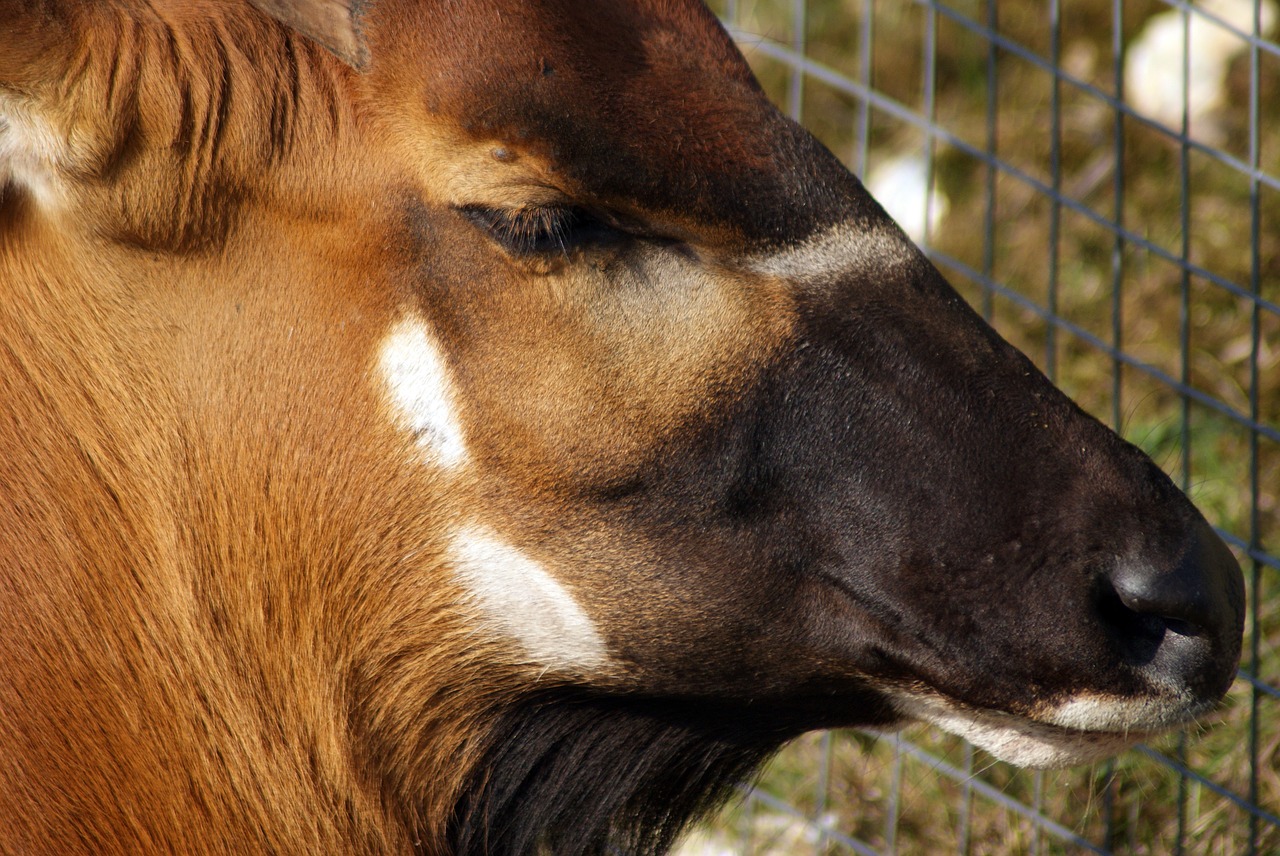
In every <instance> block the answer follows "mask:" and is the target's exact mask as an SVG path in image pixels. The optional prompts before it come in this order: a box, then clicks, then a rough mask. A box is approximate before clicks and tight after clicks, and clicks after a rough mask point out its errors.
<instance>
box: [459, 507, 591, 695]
mask: <svg viewBox="0 0 1280 856" xmlns="http://www.w3.org/2000/svg"><path fill="white" fill-rule="evenodd" d="M450 558H451V559H452V560H453V573H454V576H455V578H456V579H457V580H458V582H459V583H461V584H462V585H463V587H465V588H466V589H467V591H468V592H470V593H471V595H472V596H473V597H474V598H475V601H476V603H477V604H478V605H479V606H480V609H481V612H482V613H483V617H484V619H485V620H486V621H487V623H488V625H489V626H490V627H492V628H493V629H495V630H497V631H498V632H500V633H501V634H502V635H504V636H506V637H508V638H510V639H513V640H515V641H516V642H518V643H519V644H520V646H521V647H522V648H523V649H524V653H525V655H526V656H527V657H528V658H529V659H530V661H531V662H533V663H534V664H536V665H538V666H541V667H542V668H545V669H549V670H553V671H556V672H561V673H565V674H571V675H580V676H589V675H592V674H598V673H600V672H602V671H604V670H605V669H606V668H607V666H608V664H609V657H608V651H607V649H606V647H605V643H604V640H603V639H602V638H601V637H600V634H599V633H598V632H597V631H596V628H595V625H594V624H592V622H591V619H590V618H589V617H588V616H587V614H586V612H584V611H583V609H582V607H581V606H579V605H578V603H577V601H575V600H574V599H573V595H571V594H570V593H569V591H568V589H566V588H565V586H564V585H562V584H561V583H560V582H559V581H558V580H556V579H555V578H554V577H552V576H551V574H550V573H548V572H547V570H546V569H545V568H544V567H542V565H540V564H539V563H538V562H536V561H534V560H533V559H531V558H529V557H528V556H526V555H525V554H523V553H521V552H520V551H519V550H518V549H516V548H515V547H513V546H511V545H510V544H507V543H505V542H503V541H502V540H501V539H499V538H498V536H497V535H496V534H495V533H493V532H492V531H490V530H488V529H484V528H480V527H475V528H471V529H468V530H465V531H463V532H462V533H461V534H459V535H457V536H455V537H454V539H453V543H452V548H451V551H450Z"/></svg>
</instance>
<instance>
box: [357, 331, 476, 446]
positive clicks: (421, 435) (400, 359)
mask: <svg viewBox="0 0 1280 856" xmlns="http://www.w3.org/2000/svg"><path fill="white" fill-rule="evenodd" d="M379 365H380V367H381V369H382V375H383V378H384V379H385V380H386V383H387V389H388V391H389V392H390V396H391V402H392V404H393V405H394V406H395V408H396V411H397V413H398V415H399V416H400V418H401V420H402V421H403V423H404V426H405V427H406V428H407V429H408V430H410V431H412V432H413V434H414V435H415V436H416V437H417V438H418V444H419V445H420V446H421V447H422V448H423V450H424V451H426V452H427V454H428V457H429V458H430V459H431V460H432V462H434V463H437V464H440V465H441V466H445V467H456V466H458V465H460V464H462V463H463V462H465V461H466V459H467V447H466V443H465V441H464V438H463V433H462V426H461V424H460V423H459V422H458V418H457V415H456V413H455V412H454V406H453V395H452V384H451V382H450V380H449V370H448V367H447V366H446V365H445V361H444V357H443V356H442V355H441V353H440V349H439V348H438V347H437V346H436V344H435V342H433V341H432V337H431V334H430V332H429V331H428V329H427V326H426V325H425V324H423V323H422V322H421V321H419V320H416V319H405V320H403V321H401V322H400V323H399V324H398V325H397V326H396V327H395V329H393V330H392V331H391V334H390V335H389V336H388V337H387V338H386V340H384V341H383V343H382V351H381V353H380V355H379Z"/></svg>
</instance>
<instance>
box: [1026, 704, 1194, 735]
mask: <svg viewBox="0 0 1280 856" xmlns="http://www.w3.org/2000/svg"><path fill="white" fill-rule="evenodd" d="M1195 712H1196V711H1195V710H1194V705H1192V703H1191V702H1190V700H1189V699H1185V698H1176V697H1175V698H1168V697H1166V698H1160V697H1153V698H1145V699H1126V698H1115V697H1111V696H1081V697H1080V698H1074V699H1071V700H1070V701H1066V702H1063V703H1062V704H1060V705H1057V706H1055V707H1053V708H1050V709H1049V710H1048V711H1046V712H1045V713H1044V714H1042V715H1040V716H1039V717H1038V718H1039V719H1041V720H1043V721H1044V722H1048V723H1051V724H1053V725H1059V726H1061V727H1063V728H1074V729H1078V730H1082V731H1128V730H1130V729H1140V730H1143V731H1156V730H1160V729H1166V728H1176V727H1177V726H1179V725H1182V724H1184V723H1186V722H1187V721H1188V720H1189V719H1190V718H1191V715H1192V714H1194V713H1195Z"/></svg>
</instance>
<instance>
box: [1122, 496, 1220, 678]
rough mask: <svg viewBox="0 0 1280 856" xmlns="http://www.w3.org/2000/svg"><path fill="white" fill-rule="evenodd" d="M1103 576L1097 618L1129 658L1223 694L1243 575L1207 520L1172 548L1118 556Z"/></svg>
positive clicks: (1158, 673)
mask: <svg viewBox="0 0 1280 856" xmlns="http://www.w3.org/2000/svg"><path fill="white" fill-rule="evenodd" d="M1106 581H1107V583H1109V590H1104V593H1103V597H1102V604H1101V613H1102V617H1103V621H1104V622H1105V623H1106V624H1107V625H1108V626H1109V629H1110V631H1111V633H1112V635H1113V638H1115V639H1116V641H1117V644H1118V646H1119V648H1120V650H1121V652H1122V655H1123V656H1124V658H1125V659H1126V660H1127V661H1128V662H1129V663H1131V664H1133V665H1135V666H1139V667H1142V668H1143V671H1145V672H1147V673H1148V674H1149V676H1150V677H1152V678H1154V679H1157V680H1159V681H1160V682H1161V683H1164V684H1166V685H1170V684H1171V685H1173V686H1177V687H1179V688H1186V689H1190V690H1192V691H1193V692H1196V693H1198V694H1202V695H1206V696H1208V695H1220V694H1221V693H1223V692H1225V691H1226V688H1227V687H1228V686H1230V684H1231V680H1232V678H1233V677H1234V674H1235V667H1236V664H1237V662H1238V660H1239V656H1240V636H1241V633H1242V632H1243V628H1244V578H1243V576H1242V575H1241V573H1240V565H1239V563H1238V562H1236V559H1235V556H1233V555H1232V554H1231V551H1230V550H1229V549H1227V546H1226V545H1225V544H1224V543H1222V539H1221V538H1219V537H1218V536H1217V534H1216V533H1215V532H1214V531H1213V529H1212V528H1211V527H1210V526H1209V525H1208V524H1207V523H1205V522H1204V521H1203V520H1197V521H1196V522H1195V523H1194V524H1193V525H1192V526H1191V527H1190V529H1189V531H1188V532H1187V534H1186V536H1185V538H1184V540H1183V542H1182V543H1181V544H1180V545H1175V546H1174V547H1173V549H1168V550H1145V551H1142V553H1141V554H1138V555H1130V556H1126V557H1123V558H1121V559H1120V560H1118V561H1117V562H1116V563H1115V565H1114V566H1113V567H1112V568H1110V569H1109V572H1108V573H1107V574H1106Z"/></svg>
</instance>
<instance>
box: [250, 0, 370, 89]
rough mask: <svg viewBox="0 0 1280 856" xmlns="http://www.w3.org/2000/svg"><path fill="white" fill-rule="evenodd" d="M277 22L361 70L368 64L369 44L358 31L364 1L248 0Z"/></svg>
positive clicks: (365, 3)
mask: <svg viewBox="0 0 1280 856" xmlns="http://www.w3.org/2000/svg"><path fill="white" fill-rule="evenodd" d="M249 2H250V3H252V4H253V5H254V6H256V7H257V8H258V9H260V10H262V11H263V12H265V13H266V14H268V15H270V16H271V17H273V18H275V19H276V20H277V21H279V22H280V23H282V24H284V25H285V26H287V27H289V28H290V29H293V30H297V31H298V32H299V33H302V34H303V35H304V36H307V37H309V38H311V39H314V40H315V41H316V42H318V43H319V44H321V45H323V46H324V47H325V48H328V49H329V51H330V52H332V53H333V54H334V55H335V56H336V57H338V59H340V60H342V61H343V62H345V63H346V64H347V65H349V66H351V67H352V68H354V69H356V70H357V71H361V70H363V69H364V68H365V66H367V65H368V64H369V46H368V44H367V43H366V42H365V39H364V33H362V32H361V30H360V18H361V16H362V14H363V12H364V8H365V6H367V5H368V3H367V2H365V0H249Z"/></svg>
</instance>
